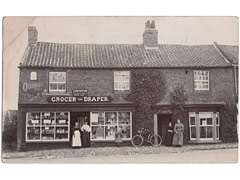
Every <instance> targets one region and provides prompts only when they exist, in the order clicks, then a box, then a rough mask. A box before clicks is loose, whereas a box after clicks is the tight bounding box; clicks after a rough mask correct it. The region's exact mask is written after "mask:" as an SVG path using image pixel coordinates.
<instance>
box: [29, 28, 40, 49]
mask: <svg viewBox="0 0 240 180" xmlns="http://www.w3.org/2000/svg"><path fill="white" fill-rule="evenodd" d="M37 41H38V32H37V29H36V27H34V26H29V27H28V44H29V45H36V44H37Z"/></svg>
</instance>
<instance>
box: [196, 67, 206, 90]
mask: <svg viewBox="0 0 240 180" xmlns="http://www.w3.org/2000/svg"><path fill="white" fill-rule="evenodd" d="M198 72H204V73H205V72H207V77H208V80H206V79H204V80H203V79H201V80H198V79H197V80H196V75H197V73H198ZM209 73H210V72H209V71H206V70H194V71H193V76H194V77H193V78H194V90H195V91H209V89H210V79H209ZM204 76H206V75H204ZM203 82H207V83H208V88H196V87H195V83H203Z"/></svg>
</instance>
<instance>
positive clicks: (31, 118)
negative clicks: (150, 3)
mask: <svg viewBox="0 0 240 180" xmlns="http://www.w3.org/2000/svg"><path fill="white" fill-rule="evenodd" d="M27 117H28V119H27V124H28V125H36V126H38V125H40V113H30V112H29V113H28V114H27Z"/></svg>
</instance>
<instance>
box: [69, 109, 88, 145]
mask: <svg viewBox="0 0 240 180" xmlns="http://www.w3.org/2000/svg"><path fill="white" fill-rule="evenodd" d="M70 116H71V117H70V119H71V121H70V134H71V136H70V137H71V138H70V140H71V141H72V134H73V129H74V125H75V123H76V122H78V124H79V125H80V128H81V127H82V125H83V124H84V122H85V121H87V123H88V125H90V112H71V115H70Z"/></svg>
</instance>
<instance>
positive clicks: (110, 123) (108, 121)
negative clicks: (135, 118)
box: [90, 112, 132, 140]
mask: <svg viewBox="0 0 240 180" xmlns="http://www.w3.org/2000/svg"><path fill="white" fill-rule="evenodd" d="M90 120H91V121H90V122H91V129H92V130H91V139H92V140H115V133H116V132H120V133H121V134H122V138H123V139H131V129H132V123H131V122H132V119H131V112H92V113H91V118H90Z"/></svg>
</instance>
